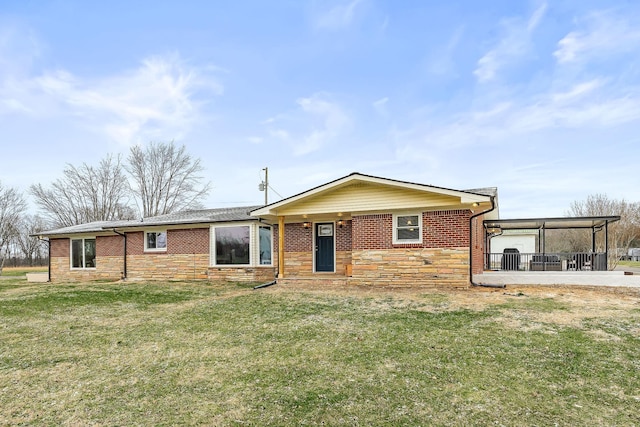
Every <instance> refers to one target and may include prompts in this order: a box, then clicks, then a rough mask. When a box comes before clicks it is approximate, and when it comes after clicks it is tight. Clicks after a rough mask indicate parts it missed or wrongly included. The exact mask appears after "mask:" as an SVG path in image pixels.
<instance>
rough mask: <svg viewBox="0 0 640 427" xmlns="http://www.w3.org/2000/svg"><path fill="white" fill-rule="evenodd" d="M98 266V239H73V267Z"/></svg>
mask: <svg viewBox="0 0 640 427" xmlns="http://www.w3.org/2000/svg"><path fill="white" fill-rule="evenodd" d="M95 267H96V239H71V268H95Z"/></svg>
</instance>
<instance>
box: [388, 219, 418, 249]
mask: <svg viewBox="0 0 640 427" xmlns="http://www.w3.org/2000/svg"><path fill="white" fill-rule="evenodd" d="M400 216H417V217H418V224H417V227H418V238H417V239H411V240H409V239H398V217H400ZM414 243H422V212H400V213H395V214H393V244H394V245H403V244H414Z"/></svg>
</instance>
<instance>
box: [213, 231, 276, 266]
mask: <svg viewBox="0 0 640 427" xmlns="http://www.w3.org/2000/svg"><path fill="white" fill-rule="evenodd" d="M211 265H215V266H247V267H258V266H272V265H273V229H272V228H271V226H268V225H264V224H258V223H242V224H237V223H236V224H233V223H227V224H216V225H214V226H212V227H211Z"/></svg>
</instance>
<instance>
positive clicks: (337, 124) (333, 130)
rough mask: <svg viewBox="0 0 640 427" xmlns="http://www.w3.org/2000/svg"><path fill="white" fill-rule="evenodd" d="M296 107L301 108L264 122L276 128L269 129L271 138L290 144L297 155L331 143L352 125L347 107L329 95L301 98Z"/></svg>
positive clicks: (320, 94)
mask: <svg viewBox="0 0 640 427" xmlns="http://www.w3.org/2000/svg"><path fill="white" fill-rule="evenodd" d="M296 104H297V106H298V108H297V109H295V110H292V111H290V112H288V113H286V114H279V115H277V116H275V117H276V118H274V119H273V120H268V121H265V122H263V123H264V124H266V125H267V126H273V127H271V128H270V129H269V130H268V134H269V136H271V137H272V138H275V139H278V140H280V141H282V142H284V143H285V144H287V145H289V146H290V147H291V149H292V150H293V154H294V155H295V156H301V155H305V154H308V153H311V152H314V151H317V150H319V149H320V148H322V147H324V146H326V145H328V144H331V143H332V142H333V141H335V140H336V139H337V138H338V137H339V136H341V135H342V133H343V132H344V131H345V130H346V129H348V128H349V125H350V123H351V120H350V118H349V116H348V115H347V113H345V111H344V110H343V108H342V107H341V106H340V105H339V104H338V103H337V102H335V101H333V100H332V99H331V97H330V96H329V95H328V94H326V93H316V94H314V95H311V96H310V97H307V98H298V99H297V100H296ZM275 125H277V127H275ZM285 126H286V127H287V128H286V129H285V128H284V127H285Z"/></svg>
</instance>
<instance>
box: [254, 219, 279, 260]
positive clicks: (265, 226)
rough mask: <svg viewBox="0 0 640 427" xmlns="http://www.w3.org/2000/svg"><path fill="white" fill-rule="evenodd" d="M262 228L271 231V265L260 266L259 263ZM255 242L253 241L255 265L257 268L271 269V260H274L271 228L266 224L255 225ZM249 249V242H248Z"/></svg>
mask: <svg viewBox="0 0 640 427" xmlns="http://www.w3.org/2000/svg"><path fill="white" fill-rule="evenodd" d="M261 227H264V228H268V229H269V230H271V263H269V264H262V263H260V228H261ZM255 234H256V240H255V245H254V248H255V251H256V258H255V259H256V263H257V267H273V258H274V253H273V226H271V225H268V224H257V225H256V233H255ZM249 248H251V242H249Z"/></svg>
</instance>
